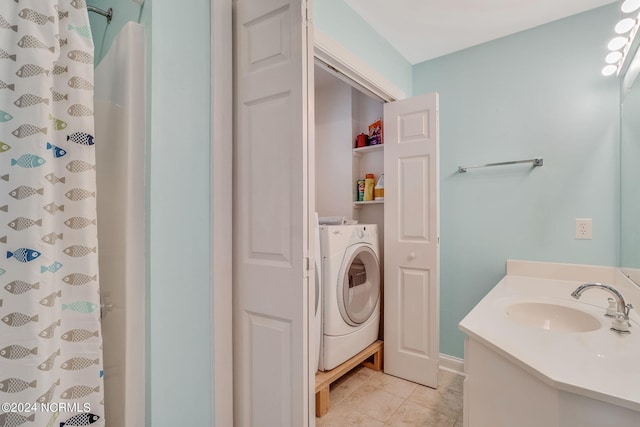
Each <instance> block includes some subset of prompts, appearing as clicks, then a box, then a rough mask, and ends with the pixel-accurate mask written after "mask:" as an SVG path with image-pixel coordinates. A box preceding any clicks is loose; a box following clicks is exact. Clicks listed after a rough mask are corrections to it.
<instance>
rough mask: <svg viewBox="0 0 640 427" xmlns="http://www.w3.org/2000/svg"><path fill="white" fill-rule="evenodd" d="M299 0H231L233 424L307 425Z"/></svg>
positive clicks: (304, 56)
mask: <svg viewBox="0 0 640 427" xmlns="http://www.w3.org/2000/svg"><path fill="white" fill-rule="evenodd" d="M306 6H307V2H306V1H305V0H237V1H234V3H233V8H234V9H233V14H234V17H233V38H234V101H235V104H234V115H235V119H234V215H233V217H234V218H233V220H234V226H233V241H234V248H233V258H234V260H233V277H234V278H233V304H234V305H233V316H234V319H233V335H234V338H233V339H234V355H233V356H234V425H235V426H242V427H249V426H252V427H300V426H306V425H308V422H309V407H310V404H309V399H310V398H311V399H313V394H312V393H309V390H310V375H309V351H308V348H309V347H308V346H309V342H308V341H309V339H308V314H309V313H308V308H309V301H308V290H309V271H308V269H309V266H308V264H309V262H308V261H309V259H308V257H309V251H308V248H309V232H308V229H309V221H308V218H309V206H308V203H309V202H308V200H309V196H308V176H307V173H308V158H307V156H308V144H309V142H308V117H307V115H308V109H307V102H308V96H309V91H308V79H309V77H308V75H309V72H308V67H309V55H308V52H309V47H308V46H309V35H308V24H307V19H306ZM213 125H214V126H215V123H214V124H213Z"/></svg>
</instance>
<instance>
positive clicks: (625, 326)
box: [611, 313, 631, 334]
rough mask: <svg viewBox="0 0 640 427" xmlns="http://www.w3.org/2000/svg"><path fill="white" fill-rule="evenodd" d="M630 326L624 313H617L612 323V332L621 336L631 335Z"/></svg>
mask: <svg viewBox="0 0 640 427" xmlns="http://www.w3.org/2000/svg"><path fill="white" fill-rule="evenodd" d="M629 326H630V325H629V321H628V320H627V319H625V315H624V313H617V314H616V317H615V318H614V319H613V322H611V330H612V331H613V332H617V333H619V334H630V333H631V331H630V330H629Z"/></svg>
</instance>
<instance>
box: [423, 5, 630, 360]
mask: <svg viewBox="0 0 640 427" xmlns="http://www.w3.org/2000/svg"><path fill="white" fill-rule="evenodd" d="M616 7H617V6H616V5H610V6H605V7H602V8H599V9H596V10H593V11H590V12H586V13H583V14H580V15H576V16H573V17H569V18H566V19H563V20H560V21H556V22H553V23H550V24H547V25H544V26H540V27H537V28H534V29H531V30H528V31H525V32H521V33H518V34H515V35H512V36H509V37H505V38H502V39H498V40H495V41H492V42H489V43H485V44H482V45H479V46H476V47H473V48H469V49H466V50H463V51H460V52H457V53H453V54H450V55H447V56H444V57H440V58H437V59H434V60H430V61H427V62H424V63H421V64H417V65H415V66H414V68H413V88H414V95H418V94H423V93H428V92H433V91H437V92H439V94H440V150H441V151H440V167H441V173H440V179H441V187H440V188H441V193H440V200H441V207H440V212H441V281H440V286H441V288H440V289H441V291H440V292H441V302H440V311H441V316H440V322H441V324H440V325H441V329H440V339H441V343H440V351H441V352H443V353H445V354H449V355H453V356H457V357H462V356H463V339H464V335H463V334H462V333H461V332H459V331H458V322H459V321H460V320H461V319H462V318H463V317H464V316H465V315H466V314H467V313H468V312H469V311H470V310H471V309H472V308H473V307H474V306H475V305H476V304H477V303H478V302H479V300H480V299H481V298H482V297H483V296H484V295H485V294H486V293H487V292H488V291H489V290H490V289H491V288H492V287H493V286H494V285H495V284H496V283H497V282H498V281H499V280H500V278H501V277H502V276H503V275H504V272H505V260H506V259H508V258H511V259H525V260H536V261H553V262H567V263H580V264H597V265H612V266H615V265H618V261H619V242H620V238H619V206H620V196H619V175H618V171H619V108H618V103H619V91H618V81H617V79H615V78H604V77H603V76H602V75H601V74H600V70H601V68H602V66H603V63H604V56H605V54H606V52H607V51H606V43H607V41H608V40H609V39H610V38H611V37H612V34H613V31H612V28H613V26H614V24H615V22H616V21H617V18H618V12H617V9H616ZM534 157H543V158H544V166H543V167H541V168H536V169H531V168H529V167H528V166H523V165H519V166H509V167H502V168H487V169H479V170H471V171H469V172H468V173H466V174H459V173H457V167H458V165H461V164H483V163H490V162H499V161H508V160H518V159H529V158H534ZM583 217H586V218H593V240H575V239H574V219H575V218H583Z"/></svg>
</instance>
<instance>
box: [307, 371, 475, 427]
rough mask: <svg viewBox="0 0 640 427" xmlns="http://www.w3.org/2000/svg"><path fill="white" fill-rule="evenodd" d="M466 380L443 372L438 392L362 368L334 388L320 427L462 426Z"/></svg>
mask: <svg viewBox="0 0 640 427" xmlns="http://www.w3.org/2000/svg"><path fill="white" fill-rule="evenodd" d="M463 380H464V377H463V376H461V375H457V374H454V373H451V372H448V371H443V370H440V371H439V373H438V382H439V384H440V387H439V388H438V390H434V389H432V388H429V387H424V386H422V385H419V384H415V383H412V382H410V381H405V380H403V379H400V378H396V377H392V376H390V375H386V374H384V373H382V372H376V371H374V370H372V369H369V368H365V367H364V366H359V367H357V368H354V369H353V370H352V371H351V372H349V373H348V374H347V375H345V376H344V377H342V378H341V379H339V380H338V381H336V382H335V383H333V384H332V385H331V390H330V392H329V401H330V409H329V413H328V414H327V415H325V416H324V417H322V418H316V426H317V427H359V426H366V427H383V426H389V427H418V426H419V427H462V381H463Z"/></svg>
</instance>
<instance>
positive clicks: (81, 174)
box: [0, 0, 105, 427]
mask: <svg viewBox="0 0 640 427" xmlns="http://www.w3.org/2000/svg"><path fill="white" fill-rule="evenodd" d="M93 52H94V50H93V41H92V38H91V29H90V28H89V19H88V13H87V6H86V3H85V0H0V320H1V322H0V405H1V406H0V427H14V426H20V425H25V426H37V427H45V426H47V427H50V426H56V427H58V426H82V425H91V426H95V427H98V426H103V425H105V420H104V398H103V396H104V395H103V381H102V375H103V371H102V369H103V368H102V335H101V329H100V297H99V294H98V291H99V288H98V254H97V246H98V242H97V225H96V178H95V175H96V171H95V169H96V166H95V153H94V151H95V150H94V149H95V146H94V142H95V141H94V138H93V135H94V119H93V67H94V64H93Z"/></svg>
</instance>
